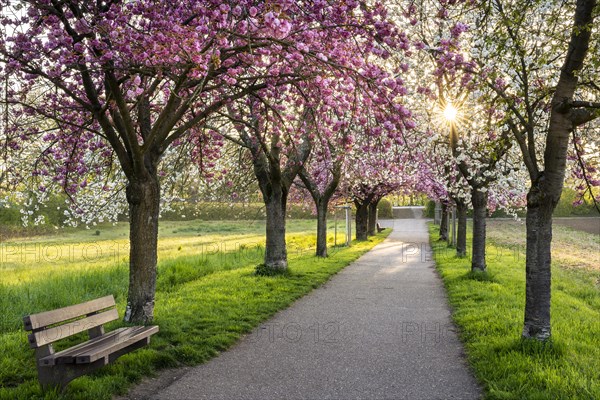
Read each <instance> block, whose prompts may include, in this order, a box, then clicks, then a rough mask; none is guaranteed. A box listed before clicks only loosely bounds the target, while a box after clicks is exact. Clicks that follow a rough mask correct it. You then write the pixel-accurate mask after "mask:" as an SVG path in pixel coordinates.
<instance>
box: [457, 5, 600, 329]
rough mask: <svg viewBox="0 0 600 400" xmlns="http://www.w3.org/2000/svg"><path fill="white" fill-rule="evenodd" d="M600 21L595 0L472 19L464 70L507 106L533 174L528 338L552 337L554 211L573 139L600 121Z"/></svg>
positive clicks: (481, 9) (506, 8) (509, 123)
mask: <svg viewBox="0 0 600 400" xmlns="http://www.w3.org/2000/svg"><path fill="white" fill-rule="evenodd" d="M567 11H568V13H567ZM569 15H573V16H574V18H573V19H571V18H569V17H568V16H569ZM597 15H598V5H597V3H596V1H594V0H592V1H589V0H578V1H574V2H566V3H564V4H556V3H552V2H539V3H538V2H536V3H528V4H527V5H526V6H523V4H522V3H520V2H514V1H509V0H491V1H486V2H483V3H481V4H480V5H479V6H478V7H475V8H473V9H472V14H470V16H471V21H472V24H473V26H472V27H471V29H472V30H473V31H474V32H477V35H476V36H475V37H474V38H473V42H472V44H471V46H470V49H469V53H470V57H471V60H470V61H469V62H465V63H464V65H463V67H464V70H465V71H467V72H468V73H470V74H471V75H472V77H473V81H474V82H476V85H478V86H479V87H482V88H485V89H486V90H488V89H489V90H492V91H494V92H495V93H496V94H497V96H498V97H499V98H500V99H501V100H502V102H501V104H500V105H499V106H498V108H500V109H501V110H502V112H504V113H505V117H504V119H503V123H504V126H505V128H506V129H509V130H510V132H511V134H512V136H513V138H514V140H515V141H516V143H517V144H518V147H519V149H520V158H521V162H522V164H524V166H525V167H526V168H527V171H528V173H529V179H530V187H529V191H528V194H527V219H526V225H527V256H526V305H525V318H524V327H523V334H522V335H523V337H524V338H533V339H537V340H547V339H548V338H550V336H551V328H550V296H551V290H550V287H551V240H552V213H553V211H554V208H555V207H556V205H557V204H558V201H559V199H560V196H561V193H562V189H563V185H564V180H565V174H566V167H567V155H568V147H569V139H570V138H571V137H572V134H573V132H574V131H578V130H579V129H578V128H580V127H583V126H585V125H586V124H589V123H590V122H591V121H593V120H594V119H596V118H598V117H599V116H600V113H599V112H598V109H599V108H600V104H598V101H597V100H598V85H597V84H596V83H595V79H596V78H597V73H595V72H594V71H596V70H597V67H598V40H595V39H593V37H595V35H597V34H598V31H597V28H596V27H595V25H594V23H593V22H594V19H595V18H596V17H597Z"/></svg>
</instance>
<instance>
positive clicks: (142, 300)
mask: <svg viewBox="0 0 600 400" xmlns="http://www.w3.org/2000/svg"><path fill="white" fill-rule="evenodd" d="M126 194H127V202H128V203H129V224H130V225H129V241H130V248H129V292H128V295H127V307H126V310H125V317H124V320H125V321H126V322H134V323H149V322H151V321H152V319H153V317H154V296H155V292H156V270H157V248H158V215H159V209H160V187H159V183H158V177H157V176H156V173H153V174H151V176H150V177H148V178H146V179H144V180H138V181H133V182H130V183H129V184H128V185H127V189H126Z"/></svg>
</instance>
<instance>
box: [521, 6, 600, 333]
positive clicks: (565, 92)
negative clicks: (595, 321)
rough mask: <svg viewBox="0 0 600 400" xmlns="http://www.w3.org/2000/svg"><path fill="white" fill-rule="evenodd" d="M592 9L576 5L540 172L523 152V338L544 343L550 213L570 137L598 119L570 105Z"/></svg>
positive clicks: (586, 45)
mask: <svg viewBox="0 0 600 400" xmlns="http://www.w3.org/2000/svg"><path fill="white" fill-rule="evenodd" d="M595 7H596V1H595V0H578V1H577V6H576V10H575V21H574V25H573V29H572V33H571V39H570V42H569V50H568V52H567V57H566V59H565V62H564V65H563V68H562V70H561V74H560V78H559V80H558V83H557V86H556V91H555V92H554V96H553V98H552V102H551V114H550V124H549V127H548V135H547V137H546V148H545V151H544V167H545V170H544V171H539V172H538V171H537V168H536V166H535V163H536V161H535V160H532V159H529V160H527V154H525V152H523V153H524V154H523V155H524V157H525V158H526V164H527V165H528V169H529V172H530V175H531V181H532V184H531V188H530V190H529V193H528V195H527V218H526V224H527V254H526V268H525V271H526V272H525V274H526V291H525V293H526V294H525V316H524V323H523V333H522V336H523V337H524V338H532V339H536V340H540V341H545V340H548V339H549V338H550V337H551V324H550V299H551V272H550V271H551V242H552V213H553V211H554V208H555V207H556V205H557V204H558V201H559V200H560V195H561V193H562V189H563V183H564V178H565V169H566V158H567V148H568V144H569V135H570V133H571V132H572V131H573V129H575V128H576V127H577V126H578V125H582V124H584V123H586V122H589V121H591V120H593V119H595V118H598V116H599V115H598V111H597V106H598V105H596V107H589V106H591V104H589V106H586V105H585V104H583V105H581V107H576V106H575V105H574V104H573V96H574V94H575V90H576V88H577V83H578V77H577V72H578V71H580V70H581V69H582V67H583V65H584V61H585V58H586V56H587V53H588V49H589V44H590V37H591V27H592V26H593V20H594V16H593V15H594V8H595ZM520 144H521V143H520ZM521 147H522V148H524V147H523V146H521Z"/></svg>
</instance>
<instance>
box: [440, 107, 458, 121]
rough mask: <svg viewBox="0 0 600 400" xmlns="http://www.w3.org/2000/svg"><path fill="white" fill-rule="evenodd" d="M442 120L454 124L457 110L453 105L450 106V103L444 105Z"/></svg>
mask: <svg viewBox="0 0 600 400" xmlns="http://www.w3.org/2000/svg"><path fill="white" fill-rule="evenodd" d="M443 114H444V118H445V119H446V121H448V122H454V121H456V117H457V116H458V109H457V108H456V107H454V105H452V103H448V104H446V107H445V108H444V112H443Z"/></svg>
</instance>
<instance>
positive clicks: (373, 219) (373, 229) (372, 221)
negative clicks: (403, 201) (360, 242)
mask: <svg viewBox="0 0 600 400" xmlns="http://www.w3.org/2000/svg"><path fill="white" fill-rule="evenodd" d="M378 205H379V200H373V201H371V202H370V203H369V217H368V224H367V235H368V236H375V234H376V233H377V206H378Z"/></svg>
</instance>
